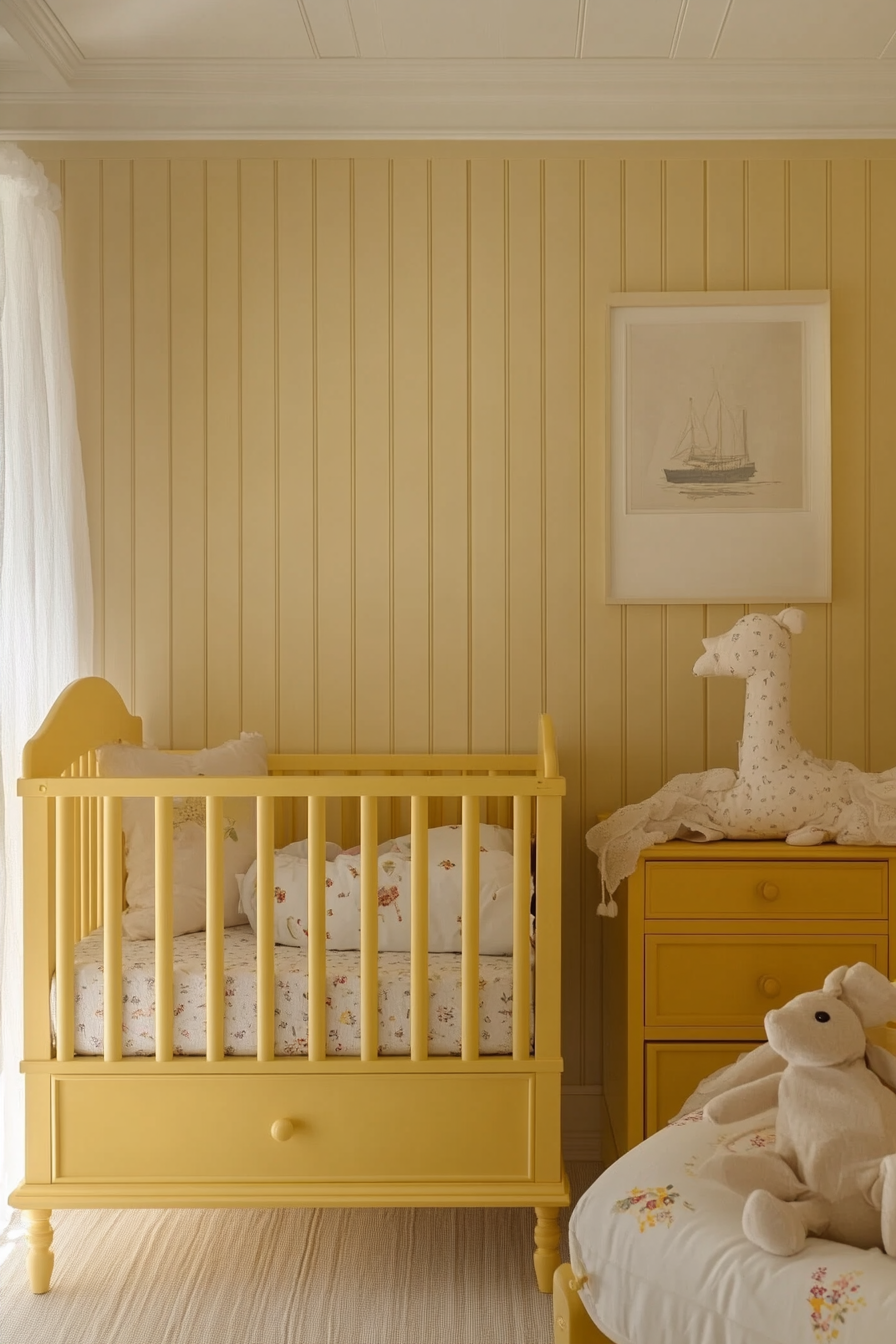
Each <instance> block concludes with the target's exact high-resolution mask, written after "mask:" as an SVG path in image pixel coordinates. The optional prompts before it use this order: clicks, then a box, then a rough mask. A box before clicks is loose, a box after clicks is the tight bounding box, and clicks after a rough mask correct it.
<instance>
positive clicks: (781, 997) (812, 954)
mask: <svg viewBox="0 0 896 1344" xmlns="http://www.w3.org/2000/svg"><path fill="white" fill-rule="evenodd" d="M856 961H867V962H869V963H870V965H872V966H876V967H877V969H878V970H880V971H883V972H884V973H886V970H887V938H886V936H885V935H875V934H865V933H855V934H851V933H841V934H836V935H826V934H817V933H811V934H810V933H800V934H791V935H787V934H765V935H763V934H741V935H739V936H735V935H731V936H729V935H724V934H718V935H717V934H680V935H679V934H648V935H647V937H646V939H645V967H644V970H645V1025H646V1026H647V1027H648V1028H650V1027H703V1028H707V1029H710V1028H712V1027H717V1028H723V1027H756V1028H759V1027H761V1026H762V1023H763V1021H764V1019H765V1014H766V1013H767V1012H768V1011H769V1009H770V1008H780V1007H782V1005H783V1004H785V1003H786V1002H787V1001H788V999H792V998H793V996H794V995H795V994H803V993H805V992H806V991H807V990H810V989H818V987H819V986H820V985H821V984H822V983H823V981H824V978H825V976H826V975H827V974H828V972H829V971H832V970H833V969H834V968H835V967H836V966H843V965H847V964H850V965H851V964H852V963H853V962H856ZM710 1034H712V1033H711V1032H710Z"/></svg>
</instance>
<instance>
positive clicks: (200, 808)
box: [172, 798, 239, 841]
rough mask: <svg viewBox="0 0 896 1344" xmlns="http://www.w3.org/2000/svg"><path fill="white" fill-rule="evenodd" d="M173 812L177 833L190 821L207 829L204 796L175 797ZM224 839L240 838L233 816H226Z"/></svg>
mask: <svg viewBox="0 0 896 1344" xmlns="http://www.w3.org/2000/svg"><path fill="white" fill-rule="evenodd" d="M172 813H173V822H174V834H175V835H179V834H180V831H181V829H182V828H183V827H184V826H186V825H187V824H188V823H189V822H192V823H193V825H194V826H201V827H202V829H203V830H205V799H204V798H175V799H174V805H173V807H172ZM224 839H225V840H235V841H236V840H239V836H238V835H237V830H236V821H235V819H234V818H233V817H225V818H224Z"/></svg>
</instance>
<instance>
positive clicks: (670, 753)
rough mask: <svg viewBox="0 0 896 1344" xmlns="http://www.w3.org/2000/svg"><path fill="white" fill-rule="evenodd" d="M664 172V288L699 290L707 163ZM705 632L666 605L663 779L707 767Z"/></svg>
mask: <svg viewBox="0 0 896 1344" xmlns="http://www.w3.org/2000/svg"><path fill="white" fill-rule="evenodd" d="M663 174H664V193H663V194H664V210H663V220H664V238H663V245H664V258H663V263H664V264H663V279H664V284H665V288H666V289H667V290H701V289H703V288H704V287H705V275H706V242H705V239H704V221H705V197H704V180H703V179H704V165H703V162H702V160H698V159H669V160H667V162H666V163H664V164H663ZM702 638H703V607H702V606H696V605H690V604H688V605H685V606H677V605H673V606H669V607H667V608H666V609H665V632H664V639H663V699H664V719H665V734H664V752H663V762H662V770H663V778H664V779H668V778H669V777H670V776H672V775H677V774H680V773H681V772H682V771H684V770H702V769H703V759H704V753H705V742H704V722H705V704H706V683H705V682H704V681H703V680H702V679H699V678H697V677H695V676H694V675H693V673H692V671H691V669H692V667H693V664H694V663H695V662H696V660H697V658H698V657H699V656H700V653H701V652H702V649H703V646H702V644H701V640H702Z"/></svg>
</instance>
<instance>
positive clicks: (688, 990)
mask: <svg viewBox="0 0 896 1344" xmlns="http://www.w3.org/2000/svg"><path fill="white" fill-rule="evenodd" d="M618 904H619V914H618V916H617V917H616V918H615V919H608V920H604V921H603V1043H604V1097H605V1101H606V1107H607V1113H608V1118H609V1130H608V1131H607V1132H606V1140H607V1141H606V1143H605V1158H606V1160H608V1161H610V1160H613V1158H614V1157H616V1156H618V1155H619V1154H620V1153H623V1152H626V1151H627V1150H628V1149H629V1148H631V1147H633V1146H634V1145H635V1144H636V1143H639V1142H640V1141H641V1139H643V1138H645V1137H647V1136H648V1135H649V1134H652V1133H654V1132H655V1131H656V1130H657V1129H659V1128H661V1127H662V1126H663V1125H664V1124H665V1123H666V1122H667V1120H668V1119H669V1118H670V1117H671V1116H672V1115H674V1114H675V1113H676V1111H677V1110H678V1109H679V1107H680V1106H681V1104H682V1103H683V1102H684V1101H685V1099H686V1098H687V1097H688V1095H689V1094H690V1093H691V1092H692V1091H693V1089H694V1087H695V1086H696V1084H697V1083H698V1082H699V1080H700V1079H701V1078H702V1077H704V1076H705V1075H706V1074H708V1073H712V1071H713V1070H714V1069H717V1068H720V1067H721V1066H722V1065H723V1064H727V1063H729V1062H731V1061H732V1060H734V1059H736V1058H737V1056H738V1055H739V1054H740V1053H741V1052H742V1051H744V1050H749V1049H750V1048H751V1047H752V1046H754V1045H756V1044H757V1043H758V1042H760V1041H763V1040H764V1039H765V1031H764V1027H763V1021H764V1018H765V1014H766V1013H767V1012H768V1010H769V1009H770V1008H776V1007H780V1006H781V1005H782V1004H783V1003H786V1002H787V1000H788V999H791V998H793V996H794V995H795V994H801V993H803V992H804V991H805V990H808V989H818V988H820V986H821V984H822V981H823V980H824V977H825V976H826V975H827V973H828V972H829V971H831V970H833V968H834V967H835V966H842V965H844V964H847V963H848V964H851V963H853V962H856V961H867V962H869V963H870V964H871V965H872V966H876V967H877V969H878V970H880V971H882V972H884V973H885V974H889V975H890V976H893V975H894V974H896V849H890V848H885V847H883V846H881V847H875V848H864V847H862V848H860V847H847V846H840V845H824V846H821V847H819V848H816V849H801V848H797V847H795V846H791V845H787V844H785V843H784V842H783V841H728V840H723V841H718V842H716V843H714V844H707V845H698V844H691V843H688V842H687V841H671V842H670V843H668V844H665V845H657V846H655V847H654V848H652V849H647V850H645V851H644V852H643V854H642V855H641V858H640V861H639V863H638V867H637V870H636V871H635V872H634V873H633V874H632V876H631V877H630V878H629V880H628V883H627V890H626V889H625V888H623V890H622V892H621V893H620V894H619V896H618Z"/></svg>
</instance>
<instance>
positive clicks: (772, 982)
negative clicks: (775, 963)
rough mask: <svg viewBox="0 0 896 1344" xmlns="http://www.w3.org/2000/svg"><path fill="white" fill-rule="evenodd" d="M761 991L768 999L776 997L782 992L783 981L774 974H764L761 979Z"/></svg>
mask: <svg viewBox="0 0 896 1344" xmlns="http://www.w3.org/2000/svg"><path fill="white" fill-rule="evenodd" d="M759 992H760V994H764V995H765V997H766V998H767V999H776V998H777V997H778V995H779V994H780V993H781V981H780V980H776V979H775V977H774V976H773V975H763V976H761V977H760V979H759Z"/></svg>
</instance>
